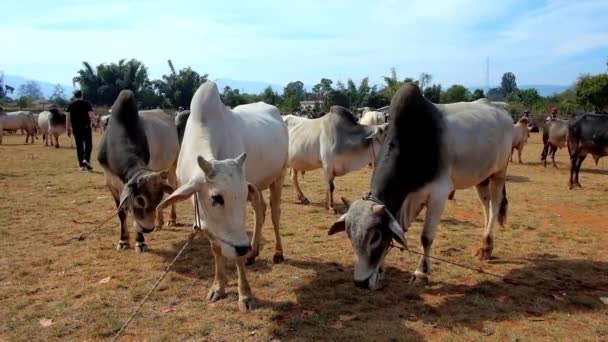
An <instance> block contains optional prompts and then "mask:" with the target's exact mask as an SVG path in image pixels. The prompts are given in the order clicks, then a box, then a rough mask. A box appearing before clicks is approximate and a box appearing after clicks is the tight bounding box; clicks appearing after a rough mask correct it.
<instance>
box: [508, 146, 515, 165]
mask: <svg viewBox="0 0 608 342" xmlns="http://www.w3.org/2000/svg"><path fill="white" fill-rule="evenodd" d="M514 152H515V147H511V159H510V160H509V161H510V162H511V163H512V162H513V153H514Z"/></svg>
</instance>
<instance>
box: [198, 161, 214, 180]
mask: <svg viewBox="0 0 608 342" xmlns="http://www.w3.org/2000/svg"><path fill="white" fill-rule="evenodd" d="M196 161H197V162H198V166H199V167H200V168H201V170H203V172H204V173H205V175H207V177H209V176H211V173H213V165H212V164H211V163H210V162H209V161H207V159H205V158H204V157H203V156H198V157H197V158H196Z"/></svg>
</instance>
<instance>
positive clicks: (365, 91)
mask: <svg viewBox="0 0 608 342" xmlns="http://www.w3.org/2000/svg"><path fill="white" fill-rule="evenodd" d="M372 91H373V92H376V87H375V86H373V87H370V86H369V77H365V78H364V79H362V80H361V82H360V83H359V86H358V87H357V86H356V85H355V82H353V80H351V79H349V80H348V81H347V82H346V95H347V96H348V99H349V102H350V105H351V106H352V107H353V108H361V107H366V106H369V99H370V95H371V93H372Z"/></svg>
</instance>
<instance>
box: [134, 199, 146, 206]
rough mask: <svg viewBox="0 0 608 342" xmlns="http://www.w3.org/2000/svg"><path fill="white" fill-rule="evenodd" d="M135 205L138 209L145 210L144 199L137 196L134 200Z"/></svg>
mask: <svg viewBox="0 0 608 342" xmlns="http://www.w3.org/2000/svg"><path fill="white" fill-rule="evenodd" d="M135 205H136V206H137V207H139V208H145V207H146V199H145V198H143V197H142V196H137V197H136V198H135Z"/></svg>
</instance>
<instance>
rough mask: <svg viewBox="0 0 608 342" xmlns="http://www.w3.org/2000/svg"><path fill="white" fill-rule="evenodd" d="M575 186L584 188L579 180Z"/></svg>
mask: <svg viewBox="0 0 608 342" xmlns="http://www.w3.org/2000/svg"><path fill="white" fill-rule="evenodd" d="M574 186H576V187H577V188H581V189H582V188H583V186H582V185H581V183H579V182H576V183H574Z"/></svg>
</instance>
